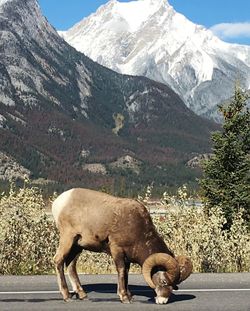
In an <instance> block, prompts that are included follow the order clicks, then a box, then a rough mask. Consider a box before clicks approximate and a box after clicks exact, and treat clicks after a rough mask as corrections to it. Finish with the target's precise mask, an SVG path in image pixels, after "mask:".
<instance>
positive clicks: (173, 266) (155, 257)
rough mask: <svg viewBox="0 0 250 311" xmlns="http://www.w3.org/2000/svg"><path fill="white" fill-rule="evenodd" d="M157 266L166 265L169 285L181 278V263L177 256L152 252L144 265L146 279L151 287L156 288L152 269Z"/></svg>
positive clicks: (143, 271)
mask: <svg viewBox="0 0 250 311" xmlns="http://www.w3.org/2000/svg"><path fill="white" fill-rule="evenodd" d="M156 266H162V267H164V269H165V270H166V273H167V276H168V279H169V282H170V284H169V285H171V284H173V283H175V282H176V280H178V279H179V273H180V272H179V265H178V262H177V261H176V260H175V258H173V257H172V256H170V255H168V254H165V253H156V254H152V255H150V256H149V257H148V258H147V259H146V260H145V262H144V263H143V266H142V274H143V276H144V279H145V281H146V282H147V283H148V285H149V286H150V287H151V288H153V289H155V288H156V286H155V284H154V283H153V281H152V276H151V271H152V269H153V268H154V267H156Z"/></svg>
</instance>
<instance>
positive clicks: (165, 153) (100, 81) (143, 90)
mask: <svg viewBox="0 0 250 311" xmlns="http://www.w3.org/2000/svg"><path fill="white" fill-rule="evenodd" d="M216 128H217V126H216V125H215V124H214V123H213V122H210V121H207V120H204V119H203V118H201V117H198V116H197V115H195V114H194V113H193V112H192V111H191V110H189V109H188V108H187V107H186V106H185V105H184V103H183V102H182V100H181V99H180V97H179V96H178V95H176V94H175V93H174V92H173V91H172V90H171V89H170V88H169V87H167V86H166V85H164V84H161V83H158V82H153V81H151V80H149V79H147V78H143V77H132V76H126V75H121V74H118V73H116V72H114V71H112V70H109V69H107V68H105V67H103V66H101V65H99V64H98V63H95V62H93V61H92V60H91V59H89V58H88V57H86V56H85V55H83V54H81V53H80V52H77V51H76V50H75V49H74V48H72V47H71V46H70V45H68V44H67V43H66V42H65V41H64V40H63V39H62V38H61V37H60V36H59V35H58V34H57V32H56V30H55V29H54V28H53V27H52V26H51V25H50V24H49V23H48V22H47V20H46V18H45V17H44V16H42V14H41V11H40V8H39V5H38V3H37V1H36V0H22V1H19V0H4V1H3V0H0V151H2V152H4V153H5V154H7V155H9V156H12V157H13V158H15V160H16V161H17V162H18V163H20V165H22V166H23V167H24V168H26V169H29V170H30V171H31V177H33V178H38V177H44V178H48V179H51V180H55V181H58V182H60V183H63V184H67V185H73V184H76V183H78V184H80V185H82V186H88V187H95V188H100V187H102V186H104V185H106V186H107V187H109V188H110V189H111V188H112V187H113V188H112V189H113V190H114V189H115V187H116V185H118V186H117V187H118V188H119V187H120V186H119V185H120V184H121V183H122V184H123V185H124V183H125V184H126V183H127V184H128V185H129V186H130V187H135V186H134V185H140V186H142V185H143V184H144V183H148V182H149V180H150V181H152V179H153V180H156V179H157V180H158V182H159V183H161V184H166V183H168V182H171V183H172V185H175V184H178V183H180V182H184V181H185V180H186V181H188V180H189V179H190V178H191V179H192V178H194V173H192V172H191V171H189V170H188V169H187V168H185V166H184V164H183V163H185V162H186V160H187V159H188V158H190V155H191V154H193V153H204V152H207V151H208V150H209V136H210V132H211V131H212V130H214V129H216ZM126 156H129V157H132V158H133V159H134V160H133V161H138V163H140V174H138V172H136V173H134V172H133V171H131V170H130V169H126V170H122V169H121V168H111V166H110V165H109V164H111V163H113V162H115V161H117V159H119V158H121V157H126ZM96 163H97V164H98V163H101V164H102V165H104V166H105V167H106V169H107V172H106V174H102V173H94V172H91V171H89V170H86V169H85V167H86V164H96ZM180 167H182V170H181V169H180ZM176 172H177V174H176ZM132 181H133V182H134V184H133V182H132Z"/></svg>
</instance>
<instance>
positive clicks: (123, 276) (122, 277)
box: [111, 250, 132, 303]
mask: <svg viewBox="0 0 250 311" xmlns="http://www.w3.org/2000/svg"><path fill="white" fill-rule="evenodd" d="M111 253H112V257H113V259H114V262H115V265H116V270H117V273H118V288H117V294H118V296H119V297H120V299H121V302H123V303H130V302H131V299H132V297H131V294H130V293H129V292H128V291H127V281H128V269H127V267H126V264H125V256H124V254H123V252H122V251H119V250H115V251H113V252H112V251H111Z"/></svg>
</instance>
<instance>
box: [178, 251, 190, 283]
mask: <svg viewBox="0 0 250 311" xmlns="http://www.w3.org/2000/svg"><path fill="white" fill-rule="evenodd" d="M175 259H176V261H177V262H178V264H179V267H180V278H179V281H178V282H177V284H180V283H181V282H183V281H184V280H186V279H187V278H188V277H189V276H190V274H191V273H192V271H193V264H192V262H191V260H190V258H188V257H187V256H177V257H175Z"/></svg>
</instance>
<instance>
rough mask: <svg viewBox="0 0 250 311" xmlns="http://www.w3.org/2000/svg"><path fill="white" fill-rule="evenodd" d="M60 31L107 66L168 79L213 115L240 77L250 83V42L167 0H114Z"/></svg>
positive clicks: (197, 109)
mask: <svg viewBox="0 0 250 311" xmlns="http://www.w3.org/2000/svg"><path fill="white" fill-rule="evenodd" d="M61 35H62V36H63V38H64V39H65V40H66V41H67V42H68V43H69V44H71V45H72V46H74V47H75V48H76V49H77V50H78V51H81V52H83V53H85V54H86V55H88V56H89V57H90V58H91V59H93V60H95V61H97V62H98V63H100V64H102V65H104V66H107V67H108V68H111V69H113V70H115V71H117V72H120V73H124V74H131V75H142V76H146V77H149V78H150V79H153V80H155V81H159V82H162V83H165V84H166V85H169V86H170V87H171V88H172V89H173V90H174V91H175V92H176V93H177V94H179V95H180V96H181V97H182V99H183V100H184V102H185V104H186V105H187V106H188V107H189V108H191V109H192V110H193V111H195V112H196V113H197V114H199V115H203V116H206V117H209V118H215V119H216V118H217V117H218V115H217V113H216V111H217V108H216V107H217V104H218V103H221V102H222V101H224V100H226V99H228V98H230V97H231V95H232V93H233V91H234V85H235V83H236V81H240V83H241V84H242V86H243V87H245V88H246V89H249V88H250V47H249V46H241V45H236V44H228V43H225V42H223V41H221V40H219V39H218V38H217V37H215V36H214V35H213V34H212V32H211V31H210V30H207V29H205V28H204V27H202V26H200V25H196V24H194V23H192V22H191V21H189V20H188V19H187V18H185V17H184V16H183V15H181V14H179V13H177V12H176V11H175V10H174V8H173V7H172V6H171V5H170V4H169V3H168V1H167V0H137V1H136V0H135V1H131V2H128V3H127V2H119V1H117V0H110V1H109V2H108V3H107V4H105V5H103V6H101V7H100V8H99V9H98V10H97V11H96V13H94V14H91V15H90V16H89V17H87V18H84V19H83V20H82V21H80V22H79V23H78V24H76V25H75V26H73V27H72V28H71V29H69V30H68V31H66V32H63V33H61Z"/></svg>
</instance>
